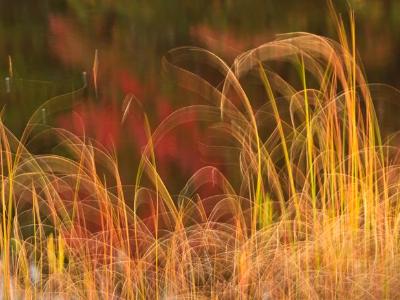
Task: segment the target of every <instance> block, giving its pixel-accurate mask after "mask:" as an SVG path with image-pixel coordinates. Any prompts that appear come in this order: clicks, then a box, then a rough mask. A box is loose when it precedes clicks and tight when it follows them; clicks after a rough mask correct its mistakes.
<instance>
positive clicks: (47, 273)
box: [0, 16, 400, 299]
mask: <svg viewBox="0 0 400 300" xmlns="http://www.w3.org/2000/svg"><path fill="white" fill-rule="evenodd" d="M336 21H337V23H338V28H339V36H340V43H337V42H334V41H332V40H329V39H327V38H324V37H320V36H317V35H312V34H307V33H293V34H286V35H282V36H280V37H279V38H277V39H276V40H275V41H272V42H269V43H266V44H264V45H261V46H260V47H258V48H255V49H252V50H250V51H248V52H245V53H243V54H242V55H240V56H239V57H238V58H237V59H236V60H235V61H234V63H233V65H232V67H229V66H228V65H227V64H226V63H224V62H223V61H222V60H221V59H220V58H218V57H216V56H215V55H213V54H212V53H210V52H208V51H206V50H202V49H198V48H179V49H175V50H172V51H171V52H169V53H168V55H167V56H166V57H165V59H164V61H163V63H164V68H165V70H166V71H168V72H171V73H172V74H173V75H174V76H176V79H177V81H178V82H179V83H181V84H182V85H183V86H184V87H185V88H186V89H188V90H190V91H192V92H194V93H198V94H200V95H202V96H203V97H204V98H206V99H207V100H208V103H212V104H209V105H193V106H188V107H185V108H181V109H179V110H177V111H175V112H174V113H172V114H171V115H170V116H169V117H168V118H166V119H165V120H164V121H163V122H162V123H161V124H160V125H159V126H158V127H157V128H155V129H154V130H152V129H151V128H150V125H149V122H148V120H147V118H145V123H144V124H143V126H144V128H145V129H146V133H147V138H148V143H147V146H146V147H145V148H144V149H143V153H142V157H141V160H140V162H139V167H138V172H137V175H136V179H135V182H132V185H131V186H125V185H123V184H122V183H121V182H122V180H121V177H120V174H119V164H121V163H123V162H118V161H117V159H116V156H115V154H113V153H108V152H106V151H104V150H102V149H101V148H100V147H95V146H94V145H93V143H92V142H91V141H90V140H89V139H87V138H86V137H78V136H75V135H73V134H72V133H70V132H68V131H66V130H63V129H60V128H58V129H57V128H48V127H46V128H42V126H41V125H39V123H40V120H41V112H42V109H43V108H44V109H46V110H48V111H50V112H53V113H55V112H56V111H57V110H61V109H62V107H63V106H62V103H63V101H64V100H65V99H64V97H65V96H60V97H56V98H54V99H51V100H49V101H48V102H47V103H46V104H44V105H43V107H41V108H39V109H38V112H37V113H36V114H34V115H33V116H32V118H31V120H30V122H29V124H28V126H27V127H26V130H25V132H24V133H23V135H22V137H21V138H20V139H16V138H15V137H14V136H13V134H12V133H11V132H10V131H9V130H8V129H7V128H6V126H5V125H4V124H0V147H1V154H0V165H1V179H0V182H1V194H0V195H1V216H2V220H1V227H0V229H1V232H0V233H1V234H0V236H1V243H0V245H1V246H0V247H1V254H2V255H1V272H2V275H1V284H2V290H3V296H4V297H5V298H10V297H11V298H12V297H14V299H21V298H24V299H30V298H33V299H53V298H55V297H61V298H63V299H81V298H84V299H86V298H87V299H98V298H101V299H114V298H127V299H202V298H203V299H209V298H212V299H282V298H300V299H303V298H315V299H317V298H327V299H331V298H336V299H343V298H349V299H353V298H355V299H364V298H377V299H382V298H393V299H394V298H397V297H399V296H400V295H399V294H400V292H399V289H398V287H399V284H400V276H399V275H398V272H397V270H398V268H399V267H400V264H399V258H400V244H399V235H398V232H399V226H400V214H399V212H400V211H399V208H400V205H399V202H398V201H399V196H400V185H399V182H400V181H399V180H400V168H399V161H398V160H399V150H398V147H397V146H396V145H392V144H390V140H387V142H386V141H382V138H381V134H380V128H379V124H378V121H377V118H376V115H375V111H374V103H373V100H374V99H373V94H372V93H371V89H370V87H369V86H368V85H367V83H366V80H365V79H364V75H363V73H362V71H361V69H360V67H359V64H358V62H357V57H356V50H355V49H356V39H355V27H354V20H353V16H351V30H350V34H349V35H347V34H346V32H345V29H344V26H343V22H342V21H341V20H340V19H339V18H338V19H336ZM193 56H195V57H197V58H199V59H201V60H202V61H203V62H205V63H207V64H208V65H209V66H211V67H212V68H214V69H215V71H217V72H218V73H219V74H220V75H221V76H222V77H223V78H224V80H223V81H222V82H221V83H220V84H218V85H215V86H214V85H212V84H211V83H210V82H209V81H207V80H205V79H204V78H201V77H200V76H197V75H196V74H195V73H193V72H191V71H190V70H189V69H184V68H182V67H180V64H181V63H182V62H185V60H187V59H190V58H191V57H193ZM96 61H97V56H96ZM276 62H282V63H284V64H288V65H290V66H291V67H292V69H293V70H295V71H296V72H297V73H296V74H297V79H296V80H295V81H296V82H291V81H290V80H289V79H285V78H284V74H280V73H278V72H276V71H274V70H273V68H270V67H269V66H270V64H272V63H276ZM96 64H97V62H96ZM246 76H250V77H251V78H253V79H256V81H257V87H258V88H259V93H260V94H261V95H262V104H260V103H258V104H256V102H255V101H253V100H252V99H251V98H250V97H249V96H248V94H247V92H246V86H245V84H244V83H243V82H244V81H245V80H244V78H246ZM381 89H382V91H385V90H389V87H386V86H381ZM96 91H97V84H96ZM396 93H397V92H396ZM127 99H129V98H128V97H127ZM130 104H131V103H130V102H129V104H128V105H127V107H126V109H125V110H124V111H123V113H122V114H121V120H122V122H123V121H124V119H125V117H126V115H127V114H128V113H129V107H130ZM187 122H198V123H201V124H206V125H207V126H209V127H210V128H211V127H212V128H213V130H215V132H217V133H219V134H221V136H223V137H224V138H227V137H229V139H230V140H231V141H232V144H234V145H235V147H232V144H231V145H230V147H228V146H227V147H225V148H224V147H221V146H220V147H219V148H218V149H219V151H226V152H227V153H228V152H229V151H233V150H234V151H233V152H235V153H238V154H237V155H236V156H235V155H231V156H229V157H230V158H232V157H235V158H236V159H237V160H236V161H234V162H232V163H234V164H235V166H236V168H235V169H234V174H231V173H230V174H224V173H223V172H221V171H219V170H218V169H217V168H215V167H212V166H208V167H204V168H202V169H200V170H198V171H197V172H196V173H195V174H193V176H192V177H191V178H190V179H189V180H188V181H187V183H186V184H182V185H183V188H182V190H181V192H180V193H178V194H177V195H175V194H171V193H170V192H169V190H168V186H167V185H166V184H165V181H164V180H163V178H162V177H161V176H160V174H159V172H158V168H157V156H156V154H155V153H156V151H155V149H156V148H157V147H158V146H159V144H160V141H161V140H162V138H163V137H164V136H165V135H166V134H168V132H170V131H172V130H174V129H175V128H176V127H179V126H180V125H182V124H185V123H187ZM38 128H41V130H38ZM41 136H45V137H46V138H51V139H52V141H56V142H55V145H56V146H55V148H54V149H55V150H56V151H55V152H57V153H65V155H56V154H48V155H43V154H41V155H37V154H34V153H31V152H30V151H29V150H28V149H29V147H28V145H29V144H30V143H33V142H32V141H35V140H36V141H40V138H41ZM221 149H222V150H221ZM232 149H233V150H232ZM193 159H198V158H196V157H193ZM228 178H233V179H232V182H230V180H229V179H228ZM237 182H239V183H237ZM207 186H212V187H213V191H216V190H218V191H219V192H218V193H217V192H213V193H211V195H209V194H207V195H206V196H204V193H202V192H201V191H202V189H204V188H206V187H207Z"/></svg>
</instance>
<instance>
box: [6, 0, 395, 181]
mask: <svg viewBox="0 0 400 300" xmlns="http://www.w3.org/2000/svg"><path fill="white" fill-rule="evenodd" d="M333 2H334V4H335V6H336V9H337V11H338V12H339V13H341V14H342V15H343V16H344V17H346V16H347V13H348V3H347V2H346V1H333ZM349 4H350V5H351V7H352V8H353V9H354V10H355V15H356V25H357V47H358V50H359V54H360V57H361V59H362V61H363V64H364V67H365V71H366V74H367V78H368V81H369V82H384V83H388V84H391V85H393V86H395V87H397V88H399V87H400V72H398V70H399V67H400V56H399V53H400V1H398V0H368V1H367V0H352V1H349ZM296 31H307V32H312V33H316V34H321V35H324V36H328V37H331V38H333V39H337V36H336V29H335V26H334V23H333V21H332V19H331V17H330V14H329V10H328V7H327V5H326V2H325V1H323V0H322V1H321V0H307V1H298V0H284V1H273V0H264V1H261V0H252V1H232V0H226V1H223V0H220V1H217V0H213V1H176V0H170V1H165V0H152V1H141V0H137V1H130V0H129V1H128V0H121V1H112V0H58V1H50V0H48V1H46V0H41V1H24V0H12V1H8V0H0V77H1V81H0V85H1V87H0V101H1V105H2V107H5V110H4V112H3V117H4V119H5V120H6V123H7V125H8V126H9V127H10V128H11V129H12V130H13V131H14V132H15V134H16V135H17V136H18V135H20V134H21V132H22V130H23V128H24V125H25V123H26V121H27V120H28V118H29V116H30V115H31V114H32V113H33V111H34V110H35V109H37V108H38V107H39V106H40V105H41V104H42V103H43V102H44V101H45V100H46V99H48V98H50V97H52V96H55V95H59V94H62V93H67V92H69V91H72V90H74V89H77V88H79V87H81V86H82V84H83V82H84V80H87V82H88V84H89V87H88V89H87V91H86V92H85V93H81V94H79V95H78V96H76V99H74V101H72V102H71V105H70V106H69V107H68V108H66V109H64V111H63V112H62V113H58V114H57V116H55V117H54V118H53V119H51V116H43V118H44V119H46V118H49V120H50V119H51V120H52V122H54V125H56V126H60V127H64V128H67V129H69V130H72V131H74V132H75V133H77V134H80V135H81V134H83V132H85V134H86V135H87V136H88V137H90V138H93V139H94V140H96V141H97V142H98V143H99V145H102V146H101V147H104V148H105V150H108V151H114V150H116V154H117V156H118V159H119V161H120V162H121V161H122V162H123V164H121V165H122V166H121V170H122V173H123V174H124V178H125V180H126V181H127V182H132V181H133V178H134V177H133V176H134V173H135V166H136V164H137V159H138V157H139V155H140V151H141V148H142V146H143V145H144V144H145V142H146V134H145V131H144V129H143V128H144V126H143V124H144V118H143V111H144V112H146V113H147V115H148V117H149V122H150V126H151V128H153V129H154V128H155V127H156V126H157V124H159V123H160V122H161V120H163V119H164V118H165V117H166V116H167V115H169V114H170V113H171V112H172V111H174V110H175V109H176V108H179V107H183V106H187V105H189V104H192V103H194V102H196V101H197V100H198V99H197V100H196V99H192V98H190V97H187V95H185V94H184V93H180V92H179V91H178V89H177V88H176V86H174V84H173V80H168V79H169V78H168V76H167V78H166V77H165V76H163V75H162V72H161V59H162V57H163V55H165V54H166V53H167V52H168V50H170V49H172V48H175V47H180V46H184V45H195V46H200V47H204V48H207V49H209V50H211V51H213V52H215V53H216V54H218V55H219V56H220V57H222V58H223V59H224V60H226V61H227V62H229V63H230V62H232V61H233V59H234V57H235V56H237V55H238V54H240V53H241V52H243V51H244V50H247V49H250V48H252V47H255V46H257V45H259V44H261V43H264V42H267V41H270V40H272V39H274V37H275V36H276V35H277V34H280V33H285V32H296ZM94 65H95V69H96V70H95V73H96V74H97V77H96V80H94V78H93V66H94ZM84 71H85V72H87V78H86V79H84V78H82V72H84ZM6 77H11V78H10V80H9V81H6V79H5V78H6ZM94 82H96V84H95V83H94ZM127 95H134V98H129V99H134V101H133V102H132V103H133V104H132V107H133V109H131V110H130V113H129V114H128V116H126V118H125V119H124V122H121V118H122V115H123V111H124V109H126V105H127V99H128V98H127V97H130V96H127ZM129 99H128V100H129ZM129 103H130V102H129ZM46 113H47V112H46ZM48 113H51V112H48ZM204 134H205V132H204V129H203V128H201V127H200V126H199V125H198V124H194V123H188V124H186V125H184V126H183V127H182V128H180V129H178V130H176V131H174V133H173V134H170V135H167V136H166V137H165V138H164V139H163V142H162V143H161V144H160V146H159V147H158V148H157V149H156V152H157V156H158V164H159V166H160V172H161V173H162V175H163V176H164V177H166V178H168V177H171V175H173V176H172V177H173V180H174V181H175V182H182V181H181V180H180V179H183V180H184V179H187V178H188V176H190V174H192V173H193V172H194V171H195V170H197V169H198V168H199V167H201V166H202V165H204V164H207V163H210V161H207V159H203V158H202V156H201V153H200V152H201V151H200V152H199V147H198V145H199V144H202V143H203V138H204ZM200 148H201V147H200ZM211 161H212V159H211ZM212 163H214V164H218V161H217V160H214V161H212ZM183 182H185V181H183Z"/></svg>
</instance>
